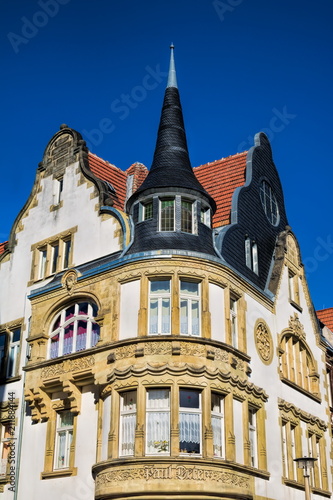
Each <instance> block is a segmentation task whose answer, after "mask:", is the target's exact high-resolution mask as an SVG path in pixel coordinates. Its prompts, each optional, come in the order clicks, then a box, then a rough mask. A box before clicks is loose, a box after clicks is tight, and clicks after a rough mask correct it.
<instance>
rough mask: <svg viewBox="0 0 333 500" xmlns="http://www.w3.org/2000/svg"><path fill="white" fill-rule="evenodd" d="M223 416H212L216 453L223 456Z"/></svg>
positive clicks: (214, 449)
mask: <svg viewBox="0 0 333 500" xmlns="http://www.w3.org/2000/svg"><path fill="white" fill-rule="evenodd" d="M222 422H223V420H222V418H221V417H217V416H212V428H213V451H214V455H215V456H217V457H221V456H222V450H223V448H222Z"/></svg>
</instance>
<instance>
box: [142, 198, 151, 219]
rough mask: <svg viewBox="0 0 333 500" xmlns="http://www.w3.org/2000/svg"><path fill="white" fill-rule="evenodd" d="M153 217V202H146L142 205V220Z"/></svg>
mask: <svg viewBox="0 0 333 500" xmlns="http://www.w3.org/2000/svg"><path fill="white" fill-rule="evenodd" d="M152 217H153V203H152V202H150V203H146V204H145V205H144V220H147V219H151V218H152Z"/></svg>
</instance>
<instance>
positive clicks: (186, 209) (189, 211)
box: [181, 200, 193, 233]
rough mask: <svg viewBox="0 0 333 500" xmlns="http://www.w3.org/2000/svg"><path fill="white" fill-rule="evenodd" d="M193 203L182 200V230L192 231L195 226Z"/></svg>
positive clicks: (185, 231)
mask: <svg viewBox="0 0 333 500" xmlns="http://www.w3.org/2000/svg"><path fill="white" fill-rule="evenodd" d="M192 219H193V203H192V202H190V201H186V200H182V201H181V231H184V233H192V232H193V230H192V226H193V221H192Z"/></svg>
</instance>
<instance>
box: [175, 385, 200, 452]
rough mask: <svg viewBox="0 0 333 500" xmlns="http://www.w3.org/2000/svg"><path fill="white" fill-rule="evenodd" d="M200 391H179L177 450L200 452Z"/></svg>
mask: <svg viewBox="0 0 333 500" xmlns="http://www.w3.org/2000/svg"><path fill="white" fill-rule="evenodd" d="M201 432H202V431H201V391H197V390H194V389H180V391H179V451H180V452H181V453H201Z"/></svg>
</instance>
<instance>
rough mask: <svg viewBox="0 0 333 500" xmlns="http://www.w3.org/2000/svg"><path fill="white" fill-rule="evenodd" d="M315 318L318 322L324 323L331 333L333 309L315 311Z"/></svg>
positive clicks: (332, 328)
mask: <svg viewBox="0 0 333 500" xmlns="http://www.w3.org/2000/svg"><path fill="white" fill-rule="evenodd" d="M317 316H318V319H319V321H321V322H322V323H324V325H325V326H327V328H329V329H330V330H332V332H333V307H328V308H327V309H321V310H320V311H317Z"/></svg>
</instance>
